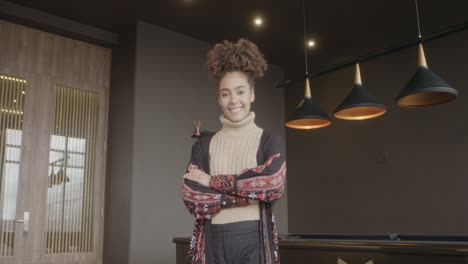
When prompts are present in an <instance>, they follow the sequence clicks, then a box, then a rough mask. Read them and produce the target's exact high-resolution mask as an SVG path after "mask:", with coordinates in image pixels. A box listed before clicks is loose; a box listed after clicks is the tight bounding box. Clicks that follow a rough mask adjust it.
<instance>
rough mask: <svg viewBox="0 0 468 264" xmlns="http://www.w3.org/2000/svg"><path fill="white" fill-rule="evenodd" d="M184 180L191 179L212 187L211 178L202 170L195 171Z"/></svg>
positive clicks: (190, 172)
mask: <svg viewBox="0 0 468 264" xmlns="http://www.w3.org/2000/svg"><path fill="white" fill-rule="evenodd" d="M184 179H189V180H192V181H195V182H197V183H198V184H201V185H203V186H206V187H208V188H209V187H210V179H211V176H210V175H208V174H206V173H204V172H203V171H201V170H198V169H194V170H191V171H189V172H188V173H186V174H184Z"/></svg>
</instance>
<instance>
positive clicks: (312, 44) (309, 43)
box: [307, 40, 315, 47]
mask: <svg viewBox="0 0 468 264" xmlns="http://www.w3.org/2000/svg"><path fill="white" fill-rule="evenodd" d="M307 46H309V47H313V46H315V41H313V40H309V42H307Z"/></svg>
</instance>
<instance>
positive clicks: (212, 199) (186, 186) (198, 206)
mask: <svg viewBox="0 0 468 264" xmlns="http://www.w3.org/2000/svg"><path fill="white" fill-rule="evenodd" d="M205 140H209V139H207V138H202V139H199V140H197V141H196V142H195V143H194V144H193V146H192V154H191V156H190V162H189V165H188V167H187V172H189V171H191V170H194V169H199V170H202V171H205V172H209V168H205V167H206V165H205V166H204V164H207V162H205V161H206V159H208V151H207V150H206V142H207V141H205ZM182 198H183V201H184V203H185V207H186V208H187V210H188V211H189V212H190V213H191V214H192V215H193V216H195V218H196V219H210V218H212V217H213V216H215V215H216V214H218V213H219V212H220V211H221V209H223V208H231V207H241V206H246V205H248V204H249V202H248V199H247V198H243V197H237V196H235V195H230V194H227V193H220V192H217V191H216V190H213V189H210V188H208V187H205V186H203V185H201V184H198V183H197V182H195V181H192V180H189V179H184V182H183V186H182Z"/></svg>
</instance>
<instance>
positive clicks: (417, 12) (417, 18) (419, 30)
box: [414, 0, 422, 39]
mask: <svg viewBox="0 0 468 264" xmlns="http://www.w3.org/2000/svg"><path fill="white" fill-rule="evenodd" d="M414 3H415V5H416V20H417V22H418V37H419V39H421V38H422V36H421V27H420V26H419V8H418V0H414Z"/></svg>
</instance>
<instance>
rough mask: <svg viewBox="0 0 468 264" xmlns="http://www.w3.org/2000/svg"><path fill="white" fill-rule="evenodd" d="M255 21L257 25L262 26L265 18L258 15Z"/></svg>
mask: <svg viewBox="0 0 468 264" xmlns="http://www.w3.org/2000/svg"><path fill="white" fill-rule="evenodd" d="M254 23H255V25H257V26H261V25H262V24H263V19H262V18H261V17H256V18H255V20H254Z"/></svg>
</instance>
